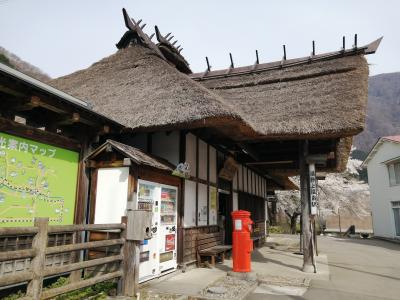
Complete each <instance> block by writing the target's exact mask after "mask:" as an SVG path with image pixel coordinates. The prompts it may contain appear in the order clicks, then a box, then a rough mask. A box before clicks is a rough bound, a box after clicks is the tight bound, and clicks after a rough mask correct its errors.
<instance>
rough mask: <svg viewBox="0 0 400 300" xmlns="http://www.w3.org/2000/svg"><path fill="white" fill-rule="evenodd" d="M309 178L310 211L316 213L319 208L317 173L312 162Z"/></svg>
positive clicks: (312, 213)
mask: <svg viewBox="0 0 400 300" xmlns="http://www.w3.org/2000/svg"><path fill="white" fill-rule="evenodd" d="M308 168H309V179H310V213H311V215H316V214H317V210H318V195H317V175H316V172H315V164H314V163H310V164H309V165H308Z"/></svg>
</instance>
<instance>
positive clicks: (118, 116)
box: [49, 44, 252, 132]
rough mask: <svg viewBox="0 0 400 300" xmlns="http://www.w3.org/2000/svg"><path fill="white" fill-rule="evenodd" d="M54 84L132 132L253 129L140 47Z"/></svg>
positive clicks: (213, 95)
mask: <svg viewBox="0 0 400 300" xmlns="http://www.w3.org/2000/svg"><path fill="white" fill-rule="evenodd" d="M49 84H50V85H52V86H54V87H57V88H58V89H60V90H63V91H65V92H67V93H69V94H71V95H74V96H75V97H78V98H79V99H82V100H86V101H88V102H90V103H91V104H92V105H93V110H94V111H96V112H99V113H102V114H105V115H107V116H109V117H110V118H112V119H114V120H117V121H118V122H119V123H121V124H122V125H124V126H126V127H127V128H131V129H136V130H140V129H145V130H147V131H151V130H160V129H165V130H168V129H174V128H188V129H189V128H197V127H208V126H217V127H227V128H228V127H233V128H236V130H245V131H247V132H249V131H251V130H252V129H251V128H250V127H248V126H247V125H246V122H244V121H243V120H242V118H241V117H240V116H239V115H238V114H237V113H235V112H234V111H232V110H231V109H230V107H229V106H227V105H226V104H224V103H223V99H222V98H221V97H220V96H218V95H217V94H214V93H213V92H211V91H210V90H208V89H207V88H205V87H204V86H202V85H200V84H199V83H197V82H195V81H193V80H192V79H190V78H189V77H188V76H187V75H185V74H183V73H181V72H179V71H178V70H177V69H176V68H174V67H173V66H171V65H170V64H169V63H168V62H166V61H165V60H163V59H162V58H160V57H159V56H157V55H156V54H155V52H154V51H153V50H152V49H149V48H147V47H144V46H143V45H139V44H134V45H131V46H129V47H126V48H123V49H120V50H118V51H117V52H116V53H115V54H113V55H111V56H109V57H106V58H104V59H102V60H100V61H99V62H97V63H94V64H93V65H92V66H90V67H89V68H87V69H85V70H81V71H77V72H75V73H72V74H70V75H67V76H64V77H60V78H57V79H54V80H52V81H50V82H49ZM246 127H247V128H246Z"/></svg>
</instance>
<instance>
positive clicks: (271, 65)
mask: <svg viewBox="0 0 400 300" xmlns="http://www.w3.org/2000/svg"><path fill="white" fill-rule="evenodd" d="M382 39H383V36H381V37H380V38H378V39H376V40H375V41H372V42H370V43H369V44H366V45H363V46H358V44H357V48H350V49H347V50H346V48H345V46H346V39H345V37H344V36H343V39H342V41H343V44H342V47H341V48H340V49H339V50H338V51H333V52H326V53H319V54H316V53H314V55H313V56H312V57H310V55H309V56H305V57H299V58H292V59H286V60H285V58H286V57H285V56H286V55H285V52H286V46H285V45H283V46H284V56H283V58H282V59H281V60H279V61H273V62H268V63H262V64H258V65H257V66H256V67H255V64H253V65H247V66H242V67H239V68H236V69H230V68H227V69H220V70H214V71H211V70H210V71H208V70H207V72H199V73H195V74H193V75H192V76H191V78H192V79H195V80H196V79H198V80H202V79H204V80H206V79H211V78H220V77H227V76H237V75H242V74H249V73H252V72H255V73H258V72H264V71H267V70H276V69H280V68H287V67H291V66H298V65H302V64H309V63H310V62H318V61H323V60H328V59H336V58H340V57H343V56H352V55H369V54H374V53H375V52H376V51H377V50H378V48H379V45H380V43H381V42H382ZM314 46H315V43H314ZM313 50H315V49H313Z"/></svg>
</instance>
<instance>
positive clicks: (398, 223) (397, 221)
mask: <svg viewBox="0 0 400 300" xmlns="http://www.w3.org/2000/svg"><path fill="white" fill-rule="evenodd" d="M392 209H393V217H394V228H395V233H396V235H397V236H400V201H395V202H392Z"/></svg>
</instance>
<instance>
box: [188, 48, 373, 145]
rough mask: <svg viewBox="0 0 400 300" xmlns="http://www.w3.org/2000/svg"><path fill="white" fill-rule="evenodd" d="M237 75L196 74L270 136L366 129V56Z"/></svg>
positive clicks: (339, 133) (333, 134)
mask: <svg viewBox="0 0 400 300" xmlns="http://www.w3.org/2000/svg"><path fill="white" fill-rule="evenodd" d="M237 73H238V74H229V70H228V71H226V72H222V71H215V72H210V73H209V74H207V75H206V76H204V73H198V74H193V75H192V78H193V79H195V80H198V81H199V82H201V83H202V84H203V85H204V86H205V87H207V88H209V89H210V90H212V91H213V92H215V93H217V94H219V95H220V96H222V97H223V98H224V100H225V103H227V104H229V105H231V107H232V108H233V109H235V111H236V112H237V113H239V114H240V116H242V118H243V119H244V120H245V121H247V122H248V123H249V124H250V125H251V126H252V127H253V128H254V129H255V130H256V131H257V133H259V134H260V135H263V136H265V137H266V138H284V139H292V138H295V139H301V138H313V137H319V138H322V137H343V136H352V135H355V134H357V133H359V132H360V131H362V129H363V128H364V124H365V114H366V102H367V94H368V64H367V62H366V60H365V58H364V57H363V55H361V54H357V55H351V56H337V57H334V58H331V59H326V60H321V61H316V62H312V63H303V64H298V65H296V64H295V65H293V66H288V67H282V68H274V69H265V70H259V71H257V70H255V71H247V72H239V71H238V72H237ZM221 74H225V75H223V76H221Z"/></svg>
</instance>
